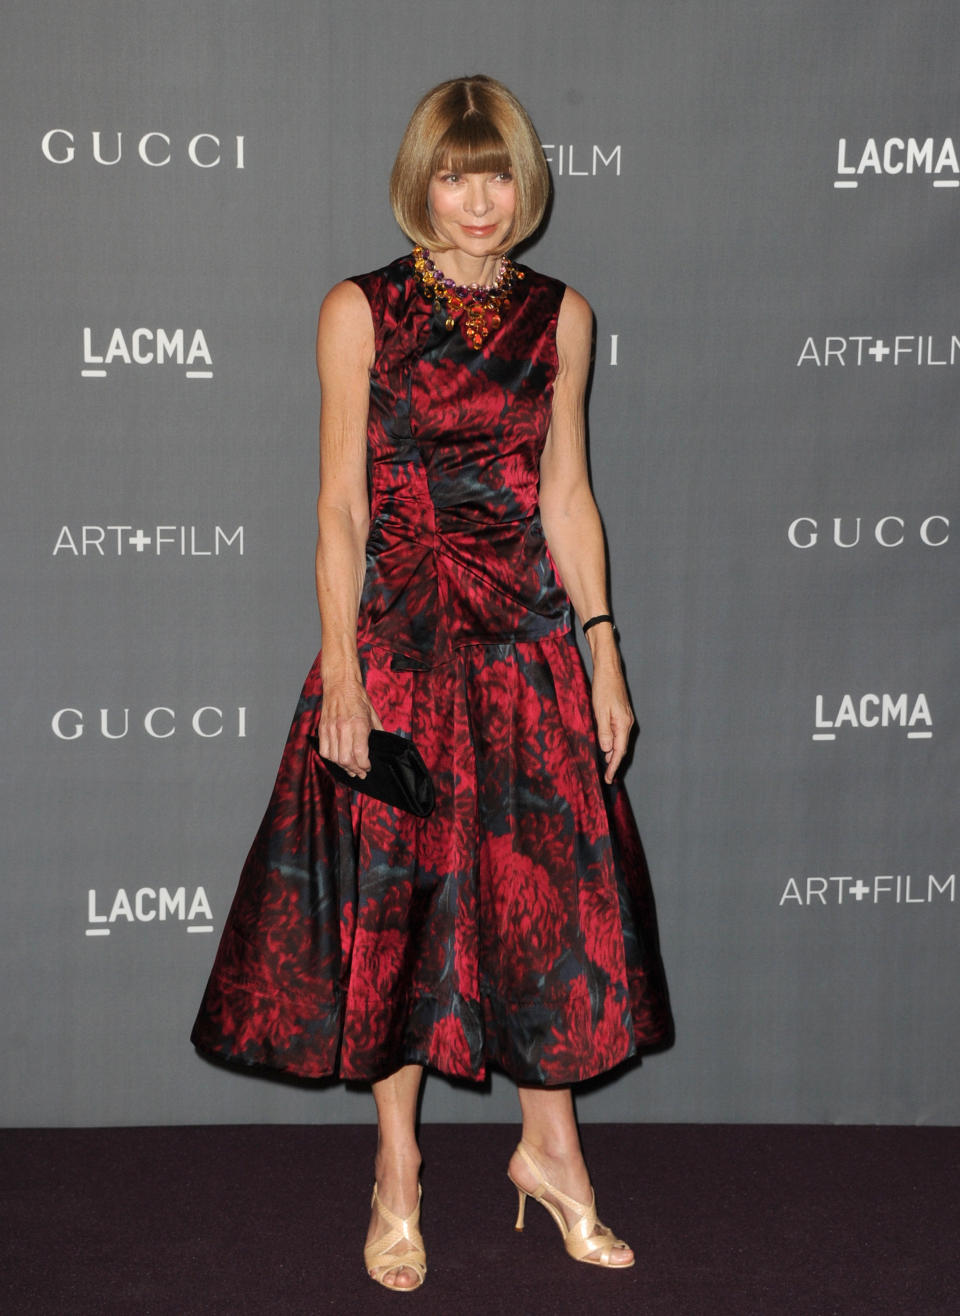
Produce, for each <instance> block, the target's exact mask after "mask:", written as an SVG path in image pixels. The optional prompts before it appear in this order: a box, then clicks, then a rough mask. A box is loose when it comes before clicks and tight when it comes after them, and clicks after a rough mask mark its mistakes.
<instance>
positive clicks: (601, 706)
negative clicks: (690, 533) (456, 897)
mask: <svg viewBox="0 0 960 1316" xmlns="http://www.w3.org/2000/svg"><path fill="white" fill-rule="evenodd" d="M592 340H593V315H592V313H591V310H590V307H589V305H588V304H587V303H586V302H585V301H584V299H583V298H582V297H581V296H580V294H579V293H577V292H574V290H573V289H572V288H568V289H567V291H566V292H565V293H564V297H563V302H562V304H561V307H560V315H559V318H558V321H557V355H558V360H559V364H558V370H557V378H556V381H555V384H554V395H553V413H552V416H551V421H550V429H549V432H548V434H547V441H546V445H545V447H544V450H543V455H542V457H541V459H540V514H541V517H542V519H543V530H544V534H545V535H546V538H547V543H548V545H549V546H550V552H551V554H552V555H553V558H554V561H555V562H556V564H557V569H558V571H559V573H560V578H561V580H562V581H563V584H564V588H565V589H566V591H567V593H568V594H569V595H570V600H571V602H572V603H573V606H574V608H575V609H576V611H577V616H578V617H579V618H580V620H581V621H586V620H588V618H590V617H595V616H597V615H598V614H601V613H606V612H609V611H610V607H609V604H608V601H607V589H606V550H605V548H604V542H603V529H602V527H601V524H600V514H599V512H598V511H597V505H596V503H595V502H594V498H593V493H592V492H591V489H590V477H589V474H588V471H587V444H586V421H585V415H584V404H585V398H586V387H587V376H588V373H589V370H590V353H591V347H592ZM586 639H587V643H588V644H589V646H590V653H591V656H592V658H593V711H594V716H595V718H596V722H597V736H598V739H599V742H600V748H601V750H602V751H603V754H604V758H605V760H606V764H607V767H606V772H605V774H604V775H605V778H606V780H607V781H612V780H613V777H614V774H615V773H616V771H617V768H618V767H619V766H620V763H621V761H622V759H623V756H624V754H625V753H626V750H627V743H628V740H629V737H630V729H631V727H632V726H633V721H634V718H633V710H632V708H631V707H630V700H629V697H628V695H627V689H626V684H625V682H624V679H623V671H622V669H621V666H620V651H619V649H618V648H617V643H616V639H615V637H614V633H613V628H612V626H608V625H602V626H594V627H591V629H590V630H589V631H588V633H587V636H586Z"/></svg>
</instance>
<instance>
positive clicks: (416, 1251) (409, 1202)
mask: <svg viewBox="0 0 960 1316" xmlns="http://www.w3.org/2000/svg"><path fill="white" fill-rule="evenodd" d="M375 1173H376V1180H375V1183H374V1189H373V1201H372V1203H371V1211H370V1227H369V1228H368V1230H367V1238H366V1244H365V1246H364V1253H363V1255H364V1261H365V1263H366V1266H367V1271H368V1273H369V1275H370V1277H371V1278H372V1279H375V1280H376V1281H377V1283H378V1284H383V1285H384V1287H386V1288H391V1289H415V1288H419V1286H420V1285H421V1284H422V1283H423V1277H424V1275H425V1274H426V1269H427V1267H426V1258H425V1255H424V1250H423V1238H422V1236H421V1234H420V1161H419V1159H417V1161H416V1162H412V1161H411V1162H408V1163H407V1164H405V1165H403V1166H388V1165H386V1164H385V1163H382V1162H381V1160H380V1158H379V1157H378V1158H377V1165H376V1170H375ZM405 1256H409V1258H410V1265H404V1264H403V1258H404V1257H405Z"/></svg>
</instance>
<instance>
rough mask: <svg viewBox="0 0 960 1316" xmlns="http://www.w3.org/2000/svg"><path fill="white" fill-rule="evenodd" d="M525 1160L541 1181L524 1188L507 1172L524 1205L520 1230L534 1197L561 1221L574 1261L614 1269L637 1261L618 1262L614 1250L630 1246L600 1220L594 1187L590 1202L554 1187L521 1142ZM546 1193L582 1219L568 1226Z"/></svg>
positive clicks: (567, 1247) (627, 1266)
mask: <svg viewBox="0 0 960 1316" xmlns="http://www.w3.org/2000/svg"><path fill="white" fill-rule="evenodd" d="M517 1151H518V1152H519V1154H520V1157H521V1159H522V1160H524V1161H525V1162H526V1163H527V1165H528V1166H529V1167H530V1169H531V1170H532V1171H533V1173H534V1174H535V1175H536V1176H537V1179H538V1180H539V1183H538V1184H537V1186H536V1188H534V1189H533V1191H532V1192H531V1191H530V1190H529V1189H527V1188H521V1187H520V1185H519V1184H518V1183H517V1181H516V1179H514V1177H513V1175H512V1174H510V1172H509V1171H507V1178H508V1179H509V1180H510V1182H511V1183H512V1184H513V1186H514V1188H516V1190H517V1192H518V1194H519V1196H520V1208H519V1210H518V1211H517V1223H516V1228H517V1229H521V1230H522V1229H523V1213H524V1208H525V1207H526V1204H527V1198H528V1197H532V1198H534V1200H535V1201H537V1202H539V1203H540V1205H541V1206H545V1207H546V1208H547V1210H548V1211H549V1212H550V1214H551V1215H552V1216H553V1218H554V1220H555V1221H556V1222H557V1228H558V1229H559V1230H560V1233H561V1234H562V1235H563V1246H564V1247H565V1248H566V1249H567V1252H568V1253H569V1255H570V1256H571V1257H573V1259H574V1261H584V1262H586V1263H587V1265H590V1266H609V1267H610V1269H611V1270H629V1269H630V1267H631V1266H632V1265H633V1264H634V1260H633V1258H631V1260H630V1261H620V1262H617V1261H615V1260H614V1259H613V1258H614V1251H615V1249H616V1248H618V1247H626V1246H627V1244H626V1243H625V1242H624V1241H623V1239H622V1238H617V1236H616V1235H615V1234H614V1232H613V1230H612V1229H608V1228H607V1226H606V1225H602V1224H601V1223H600V1222H599V1220H598V1219H597V1204H596V1198H595V1196H594V1193H593V1189H592V1188H591V1190H590V1201H589V1202H587V1203H584V1202H578V1201H576V1200H575V1199H574V1198H573V1197H568V1196H567V1195H566V1193H562V1192H561V1191H560V1189H559V1188H554V1187H553V1185H552V1184H549V1183H548V1182H547V1181H546V1179H545V1178H544V1177H543V1171H542V1170H541V1169H540V1166H539V1165H538V1164H537V1163H536V1161H535V1160H534V1159H533V1157H532V1156H531V1155H530V1153H529V1152H528V1151H527V1149H526V1147H525V1146H524V1145H523V1143H522V1142H521V1143H520V1144H519V1146H518V1147H517ZM545 1193H549V1194H550V1196H551V1197H555V1198H556V1199H557V1201H558V1202H562V1203H563V1205H564V1206H565V1207H567V1208H568V1210H569V1211H571V1212H575V1213H576V1214H577V1215H578V1216H579V1219H578V1220H575V1221H574V1223H573V1224H572V1225H568V1224H567V1222H566V1220H565V1219H564V1217H563V1212H562V1211H561V1210H560V1208H559V1207H558V1206H555V1205H554V1203H553V1202H548V1201H547V1199H546V1197H545V1196H544V1194H545Z"/></svg>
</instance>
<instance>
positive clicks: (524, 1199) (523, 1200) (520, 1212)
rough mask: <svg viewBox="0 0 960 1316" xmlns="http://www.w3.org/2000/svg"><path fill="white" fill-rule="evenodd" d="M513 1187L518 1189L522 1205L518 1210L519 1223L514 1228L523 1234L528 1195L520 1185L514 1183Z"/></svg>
mask: <svg viewBox="0 0 960 1316" xmlns="http://www.w3.org/2000/svg"><path fill="white" fill-rule="evenodd" d="M510 1182H511V1183H513V1180H512V1179H511V1180H510ZM513 1186H514V1188H516V1190H517V1196H518V1197H519V1198H520V1205H519V1206H518V1208H517V1223H516V1224H515V1225H514V1226H513V1227H514V1229H516V1230H517V1232H518V1233H521V1234H522V1233H523V1212H524V1209H525V1207H526V1205H527V1194H526V1193H525V1192H524V1191H523V1189H522V1188H521V1187H520V1185H519V1184H518V1183H513Z"/></svg>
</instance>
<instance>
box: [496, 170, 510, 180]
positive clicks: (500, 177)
mask: <svg viewBox="0 0 960 1316" xmlns="http://www.w3.org/2000/svg"><path fill="white" fill-rule="evenodd" d="M497 182H498V183H512V182H513V174H512V173H511V172H510V170H509V169H504V171H503V173H500V174H497Z"/></svg>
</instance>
